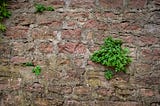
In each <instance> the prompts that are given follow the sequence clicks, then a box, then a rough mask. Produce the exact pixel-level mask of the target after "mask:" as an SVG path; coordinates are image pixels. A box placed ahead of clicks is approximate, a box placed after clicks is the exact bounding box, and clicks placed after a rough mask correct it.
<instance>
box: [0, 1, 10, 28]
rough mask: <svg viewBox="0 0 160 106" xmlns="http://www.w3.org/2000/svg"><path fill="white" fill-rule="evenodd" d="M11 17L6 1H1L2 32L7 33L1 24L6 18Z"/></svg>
mask: <svg viewBox="0 0 160 106" xmlns="http://www.w3.org/2000/svg"><path fill="white" fill-rule="evenodd" d="M10 16H11V12H10V11H8V9H7V4H6V0H1V1H0V30H1V31H5V30H6V27H5V26H4V25H3V24H2V23H1V22H2V21H3V19H4V18H9V17H10Z"/></svg>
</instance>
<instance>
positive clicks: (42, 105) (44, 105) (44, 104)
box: [34, 98, 49, 106]
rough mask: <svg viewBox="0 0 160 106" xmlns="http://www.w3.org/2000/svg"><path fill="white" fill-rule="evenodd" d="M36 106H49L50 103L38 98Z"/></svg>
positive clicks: (35, 101) (35, 102)
mask: <svg viewBox="0 0 160 106" xmlns="http://www.w3.org/2000/svg"><path fill="white" fill-rule="evenodd" d="M34 104H35V105H37V106H48V105H49V102H48V101H47V100H45V99H43V98H36V100H34Z"/></svg>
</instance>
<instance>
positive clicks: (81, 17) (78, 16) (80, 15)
mask: <svg viewBox="0 0 160 106" xmlns="http://www.w3.org/2000/svg"><path fill="white" fill-rule="evenodd" d="M89 14H90V13H89V12H67V13H65V15H64V17H67V18H69V19H74V20H78V21H79V22H85V21H86V19H88V18H89Z"/></svg>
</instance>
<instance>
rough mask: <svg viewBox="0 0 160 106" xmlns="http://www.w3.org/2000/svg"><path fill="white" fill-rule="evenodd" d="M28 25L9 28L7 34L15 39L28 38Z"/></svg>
mask: <svg viewBox="0 0 160 106" xmlns="http://www.w3.org/2000/svg"><path fill="white" fill-rule="evenodd" d="M27 33H28V27H24V26H14V27H10V28H7V31H6V33H5V34H6V36H7V37H9V38H13V39H16V38H17V39H18V38H27Z"/></svg>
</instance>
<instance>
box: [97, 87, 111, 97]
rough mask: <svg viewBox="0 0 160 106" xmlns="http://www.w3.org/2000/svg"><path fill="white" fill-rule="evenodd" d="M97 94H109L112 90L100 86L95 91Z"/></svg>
mask: <svg viewBox="0 0 160 106" xmlns="http://www.w3.org/2000/svg"><path fill="white" fill-rule="evenodd" d="M96 92H97V93H98V94H99V95H102V96H111V94H112V93H113V91H112V90H110V89H107V88H100V89H98V90H97V91H96Z"/></svg>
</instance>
